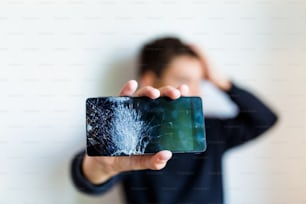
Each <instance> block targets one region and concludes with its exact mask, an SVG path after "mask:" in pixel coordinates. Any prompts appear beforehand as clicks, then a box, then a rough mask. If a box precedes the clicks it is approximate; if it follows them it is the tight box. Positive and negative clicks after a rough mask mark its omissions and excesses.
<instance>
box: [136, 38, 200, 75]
mask: <svg viewBox="0 0 306 204" xmlns="http://www.w3.org/2000/svg"><path fill="white" fill-rule="evenodd" d="M181 55H187V56H191V57H198V55H197V54H196V53H195V52H194V51H193V50H192V49H191V48H190V47H189V46H188V45H187V44H185V43H183V42H182V41H181V40H180V39H178V38H175V37H164V38H158V39H156V40H153V41H151V42H148V43H147V44H145V45H144V46H143V48H142V49H141V51H140V56H139V65H138V66H139V67H138V75H140V76H141V75H142V74H144V73H145V72H147V71H152V72H153V73H155V74H156V75H157V76H158V77H160V76H161V75H162V72H163V71H164V70H165V68H166V67H167V65H168V64H169V63H170V62H171V60H173V59H174V58H175V57H178V56H181Z"/></svg>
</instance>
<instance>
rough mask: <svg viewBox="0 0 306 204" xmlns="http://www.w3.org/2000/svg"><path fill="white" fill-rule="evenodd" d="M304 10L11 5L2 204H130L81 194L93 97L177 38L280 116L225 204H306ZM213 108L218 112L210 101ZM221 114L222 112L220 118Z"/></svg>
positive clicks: (238, 5) (240, 164)
mask: <svg viewBox="0 0 306 204" xmlns="http://www.w3.org/2000/svg"><path fill="white" fill-rule="evenodd" d="M305 9H306V2H305V1H302V0H301V1H299V0H297V1H290V0H283V1H281V0H262V1H258V0H240V1H235V0H232V1H231V0H223V1H206V0H205V1H197V0H195V1H171V0H168V1H166V0H154V1H144V0H134V1H132V0H129V1H119V0H118V1H116V0H95V1H85V0H67V1H66V0H37V1H35V0H26V1H25V0H11V1H7V0H1V1H0V93H1V94H0V104H1V105H0V127H1V134H0V195H1V196H0V203H10V204H11V203H50V204H51V203H114V204H115V203H122V199H121V198H120V192H119V191H118V188H115V189H114V190H113V191H112V192H111V193H110V194H107V195H105V196H103V197H102V196H98V197H90V196H86V195H83V194H80V193H78V192H77V191H76V190H75V188H74V187H73V186H72V183H71V181H70V175H69V165H70V160H71V158H72V156H73V155H74V153H75V152H76V151H78V150H79V149H80V148H82V147H84V144H85V125H84V117H85V113H84V111H85V108H84V104H85V98H86V97H89V96H102V95H103V96H107V95H116V93H117V92H118V91H119V89H120V87H121V85H122V84H123V83H124V82H125V81H126V80H128V79H130V78H135V77H134V76H135V71H134V69H133V65H134V63H135V55H136V53H137V51H138V49H139V48H140V46H141V45H142V43H143V42H145V41H147V40H148V39H151V38H153V37H157V36H160V35H163V34H176V35H178V36H179V37H182V38H183V39H185V40H187V41H191V42H195V43H198V44H199V45H201V46H202V47H203V49H205V50H206V51H207V54H208V55H209V58H210V60H211V61H212V62H213V64H214V65H215V67H217V68H218V69H219V70H221V71H223V72H224V73H226V74H227V75H228V76H230V77H231V78H232V79H233V80H235V81H236V82H237V83H238V84H240V85H243V86H244V87H247V88H249V89H250V90H252V91H254V92H255V93H257V94H258V95H259V96H260V97H262V98H263V99H264V100H265V101H266V102H268V103H270V104H272V105H273V107H274V109H275V110H276V111H277V112H278V113H279V114H280V117H281V118H280V121H279V123H278V125H277V126H276V127H275V128H274V129H273V130H272V131H270V132H268V133H266V134H265V137H262V138H261V139H259V140H257V141H255V142H252V143H250V144H248V145H245V146H242V147H241V148H238V149H236V150H233V151H231V152H229V153H228V154H227V155H226V157H225V160H224V165H225V170H226V171H225V192H226V195H225V197H226V203H235V204H237V203H238V204H239V203H306V157H305V154H306V148H305V146H306V126H305V125H304V123H305V121H306V116H305V115H306V106H305V104H306V95H305V94H306V91H305V88H306V70H305V66H306V59H305V56H306V43H305V40H306V38H305V37H304V36H305V31H306V26H305V25H306V24H305V22H306V14H305ZM207 93H210V92H206V100H207V107H208V110H207V111H209V110H212V111H216V109H217V110H225V109H224V108H223V105H222V104H224V103H223V102H218V104H221V105H220V106H222V107H218V108H216V106H214V105H213V104H214V101H215V100H217V99H214V97H213V94H207ZM219 108H220V109H219Z"/></svg>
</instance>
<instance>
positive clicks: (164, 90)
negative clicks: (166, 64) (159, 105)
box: [159, 86, 181, 99]
mask: <svg viewBox="0 0 306 204" xmlns="http://www.w3.org/2000/svg"><path fill="white" fill-rule="evenodd" d="M159 91H160V95H161V96H167V97H169V98H171V99H177V98H179V97H180V96H181V92H180V91H179V90H178V89H176V88H174V87H173V86H164V87H161V88H160V89H159Z"/></svg>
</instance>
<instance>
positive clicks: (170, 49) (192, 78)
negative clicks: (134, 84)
mask: <svg viewBox="0 0 306 204" xmlns="http://www.w3.org/2000/svg"><path fill="white" fill-rule="evenodd" d="M203 72H204V70H203V67H202V63H201V61H200V60H199V56H198V55H197V53H195V52H194V51H193V50H192V49H191V48H190V47H189V46H188V45H187V44H185V43H183V42H182V41H181V40H179V39H178V38H174V37H165V38H159V39H156V40H154V41H151V42H149V43H147V44H145V45H144V46H143V48H142V50H141V52H140V56H139V68H138V74H139V76H140V83H141V85H142V86H148V85H149V86H154V87H156V88H158V87H161V86H165V85H171V86H175V87H177V86H179V85H181V84H187V85H188V86H189V89H190V95H200V82H201V81H202V78H203V75H204V73H203Z"/></svg>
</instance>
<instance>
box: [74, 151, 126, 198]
mask: <svg viewBox="0 0 306 204" xmlns="http://www.w3.org/2000/svg"><path fill="white" fill-rule="evenodd" d="M83 161H85V152H84V151H82V152H80V153H78V154H77V155H75V156H74V158H73V160H72V163H71V169H70V170H71V177H72V181H73V183H74V185H75V187H76V188H77V189H79V190H80V191H82V192H84V193H88V194H100V193H103V192H106V191H107V190H108V189H110V188H111V187H112V186H113V185H114V184H115V183H116V182H117V180H118V179H119V178H120V177H121V176H113V177H109V179H108V180H107V179H106V178H105V179H106V180H105V181H104V182H103V183H102V184H100V185H97V184H94V183H93V182H92V181H90V180H89V178H88V176H85V173H84V171H83ZM100 181H101V180H100ZM96 183H98V182H96Z"/></svg>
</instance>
